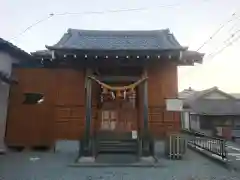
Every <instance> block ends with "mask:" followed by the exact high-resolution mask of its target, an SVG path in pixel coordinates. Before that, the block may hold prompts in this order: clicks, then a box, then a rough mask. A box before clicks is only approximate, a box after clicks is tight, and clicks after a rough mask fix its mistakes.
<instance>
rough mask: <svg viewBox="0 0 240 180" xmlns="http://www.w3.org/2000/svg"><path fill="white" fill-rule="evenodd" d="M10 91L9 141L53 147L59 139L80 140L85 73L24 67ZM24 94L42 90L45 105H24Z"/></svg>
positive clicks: (17, 73) (16, 70) (12, 143)
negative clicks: (17, 82)
mask: <svg viewBox="0 0 240 180" xmlns="http://www.w3.org/2000/svg"><path fill="white" fill-rule="evenodd" d="M13 73H14V74H15V76H16V77H17V78H18V81H19V84H17V85H13V86H12V87H11V90H10V102H9V108H8V119H7V131H6V138H5V141H6V144H7V145H9V146H50V145H52V144H53V143H54V141H55V140H57V139H79V137H81V136H82V135H83V132H84V124H85V89H84V86H85V75H84V72H77V71H74V70H70V69H58V70H55V69H43V68H39V69H36V68H33V69H21V68H16V69H14V70H13ZM24 93H41V94H43V96H44V101H43V103H41V104H23V101H24V99H25V95H24Z"/></svg>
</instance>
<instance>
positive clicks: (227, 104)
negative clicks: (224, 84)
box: [179, 87, 240, 115]
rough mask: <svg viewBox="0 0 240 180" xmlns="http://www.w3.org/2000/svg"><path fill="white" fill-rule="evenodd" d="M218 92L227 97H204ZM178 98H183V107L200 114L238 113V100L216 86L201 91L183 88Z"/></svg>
mask: <svg viewBox="0 0 240 180" xmlns="http://www.w3.org/2000/svg"><path fill="white" fill-rule="evenodd" d="M212 92H218V93H221V94H223V95H224V96H226V97H227V99H204V96H205V95H207V94H209V93H212ZM179 98H180V99H183V102H184V108H185V109H188V110H190V111H192V112H195V113H197V114H202V115H240V100H238V99H235V97H234V96H232V95H231V94H227V93H225V92H223V91H221V90H219V89H218V88H217V87H212V88H209V89H206V90H203V91H195V90H193V89H185V90H183V91H182V92H180V93H179Z"/></svg>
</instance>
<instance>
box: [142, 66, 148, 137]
mask: <svg viewBox="0 0 240 180" xmlns="http://www.w3.org/2000/svg"><path fill="white" fill-rule="evenodd" d="M143 76H144V77H146V76H147V70H146V69H145V70H144V74H143ZM143 125H144V130H145V132H146V131H147V130H148V81H147V80H145V81H144V85H143Z"/></svg>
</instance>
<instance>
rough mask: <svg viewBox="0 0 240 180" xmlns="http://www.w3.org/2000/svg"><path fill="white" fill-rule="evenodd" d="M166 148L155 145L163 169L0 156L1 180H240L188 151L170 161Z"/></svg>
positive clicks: (62, 155)
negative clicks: (101, 165)
mask: <svg viewBox="0 0 240 180" xmlns="http://www.w3.org/2000/svg"><path fill="white" fill-rule="evenodd" d="M163 149H164V148H163V146H162V144H161V143H158V144H157V145H156V151H157V156H158V158H159V160H160V162H161V163H162V164H163V165H164V166H163V167H160V168H130V167H121V168H119V167H118V168H112V167H109V168H84V167H80V168H79V167H77V168H73V167H69V166H68V164H70V163H72V162H73V161H74V160H75V158H76V156H77V154H76V152H59V153H53V152H42V153H40V152H22V153H8V154H6V155H2V156H0V179H3V180H65V179H67V180H97V179H99V180H100V179H101V180H159V179H162V180H190V179H192V180H194V179H199V180H200V179H204V180H210V179H215V180H239V179H240V174H238V173H237V172H232V171H229V170H227V169H225V168H223V167H221V166H219V165H217V164H215V163H214V162H212V161H211V160H209V159H207V158H204V157H203V156H201V155H199V154H198V153H196V152H193V151H190V150H188V151H187V154H186V156H185V157H184V159H183V160H175V161H174V160H167V159H164V158H163V156H162V150H163Z"/></svg>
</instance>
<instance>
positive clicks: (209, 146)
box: [185, 131, 227, 159]
mask: <svg viewBox="0 0 240 180" xmlns="http://www.w3.org/2000/svg"><path fill="white" fill-rule="evenodd" d="M185 132H187V131H185ZM187 133H188V134H189V135H190V138H189V140H188V145H190V146H191V147H193V148H196V149H198V150H205V151H208V152H211V153H212V154H214V155H217V156H219V157H221V158H222V159H226V158H227V151H226V140H225V139H221V138H216V137H212V136H207V135H205V134H204V133H200V132H196V131H188V132H187Z"/></svg>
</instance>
